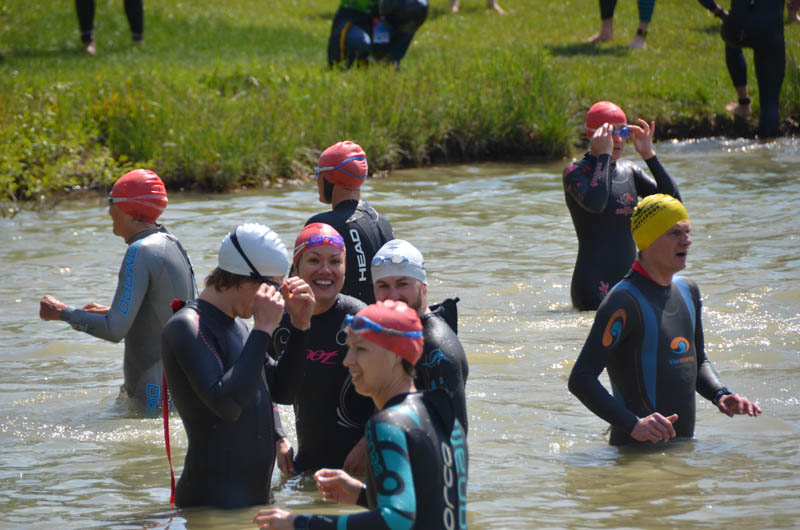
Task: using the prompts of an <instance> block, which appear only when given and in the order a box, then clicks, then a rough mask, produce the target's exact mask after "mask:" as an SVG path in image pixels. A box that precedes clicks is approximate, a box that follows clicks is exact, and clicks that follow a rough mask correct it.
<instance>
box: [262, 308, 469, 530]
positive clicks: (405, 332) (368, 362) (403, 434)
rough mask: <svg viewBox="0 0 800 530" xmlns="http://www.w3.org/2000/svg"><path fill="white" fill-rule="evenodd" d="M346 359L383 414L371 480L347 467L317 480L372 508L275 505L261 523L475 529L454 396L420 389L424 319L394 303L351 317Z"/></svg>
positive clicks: (337, 497)
mask: <svg viewBox="0 0 800 530" xmlns="http://www.w3.org/2000/svg"><path fill="white" fill-rule="evenodd" d="M348 324H349V325H348V327H347V345H348V347H349V349H348V352H347V357H345V360H344V364H345V366H346V367H347V369H348V370H349V371H350V374H351V375H352V378H353V384H354V385H355V387H356V390H358V392H359V393H360V394H363V395H366V396H369V397H371V398H372V401H373V402H374V403H375V407H376V408H377V409H378V412H377V413H375V415H374V416H372V418H370V420H369V421H368V422H367V426H366V440H367V452H368V454H369V455H370V458H369V460H368V462H367V479H366V483H362V482H361V481H360V480H357V479H355V478H353V477H352V476H350V475H348V474H347V473H345V472H344V471H342V470H340V469H321V470H319V471H318V472H317V473H316V474H315V475H314V478H315V479H316V481H317V488H318V489H319V491H320V494H321V495H322V498H323V499H324V500H332V501H336V502H339V503H341V504H358V505H360V506H363V507H366V508H368V509H369V511H365V512H359V513H354V514H347V515H338V516H337V515H297V514H293V513H292V512H289V511H286V510H283V509H280V508H272V509H269V510H261V511H260V512H258V514H257V515H256V517H255V519H254V522H255V523H256V524H258V525H259V527H261V528H276V529H282V528H285V529H289V528H330V529H335V528H350V529H365V530H366V529H374V528H424V529H425V530H439V529H445V528H466V527H467V520H466V514H467V474H468V460H469V457H468V450H467V442H466V436H465V433H464V429H463V428H462V426H461V424H460V423H459V421H458V419H456V414H455V409H454V407H453V402H452V400H451V398H450V395H449V394H448V393H447V392H446V391H445V390H443V389H437V390H430V391H427V392H425V393H418V392H416V388H415V386H414V365H415V364H416V363H417V361H418V360H419V358H420V356H421V355H422V347H423V344H422V343H423V337H422V335H423V332H422V323H421V322H420V320H419V317H418V316H417V313H416V311H414V310H413V309H411V308H410V307H408V306H407V305H406V304H405V303H404V302H400V301H392V300H387V301H384V302H378V303H376V304H374V305H370V306H367V307H365V308H364V309H362V310H361V311H359V312H358V314H356V315H355V316H354V317H350V318H348Z"/></svg>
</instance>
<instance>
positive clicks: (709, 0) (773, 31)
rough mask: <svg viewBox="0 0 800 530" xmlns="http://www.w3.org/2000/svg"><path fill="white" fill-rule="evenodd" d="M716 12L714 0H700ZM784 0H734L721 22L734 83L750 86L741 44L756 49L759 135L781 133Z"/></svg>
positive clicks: (784, 64)
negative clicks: (779, 110)
mask: <svg viewBox="0 0 800 530" xmlns="http://www.w3.org/2000/svg"><path fill="white" fill-rule="evenodd" d="M698 1H699V2H700V3H701V4H702V5H703V6H704V7H705V8H707V9H708V10H710V11H712V12H714V11H715V10H716V9H717V3H716V2H715V1H714V0H698ZM783 4H785V0H732V1H731V10H730V13H729V14H728V16H727V18H725V21H724V22H723V23H722V38H723V40H724V41H725V63H726V65H727V66H728V73H729V74H730V76H731V81H732V82H733V86H734V87H741V86H747V63H746V62H745V59H744V53H742V48H752V49H753V62H754V63H755V67H756V79H757V80H758V101H759V104H760V106H761V113H760V115H759V121H758V135H759V136H760V137H761V138H775V137H776V136H778V126H779V125H780V118H779V114H778V101H779V98H780V94H781V85H783V79H784V76H785V73H786V41H785V40H784V37H783Z"/></svg>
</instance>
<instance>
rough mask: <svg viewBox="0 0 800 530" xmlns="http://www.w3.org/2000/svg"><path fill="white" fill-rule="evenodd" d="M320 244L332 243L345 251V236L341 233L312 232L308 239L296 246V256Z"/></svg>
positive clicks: (331, 244)
mask: <svg viewBox="0 0 800 530" xmlns="http://www.w3.org/2000/svg"><path fill="white" fill-rule="evenodd" d="M320 245H330V246H332V247H336V248H338V249H339V250H341V251H344V238H343V237H342V236H341V235H340V234H334V235H322V234H311V236H309V238H308V239H307V240H305V241H303V242H302V243H300V244H299V245H297V246H296V247H294V256H295V257H297V255H298V254H299V253H300V252H302V251H303V250H304V249H307V248H313V247H318V246H320Z"/></svg>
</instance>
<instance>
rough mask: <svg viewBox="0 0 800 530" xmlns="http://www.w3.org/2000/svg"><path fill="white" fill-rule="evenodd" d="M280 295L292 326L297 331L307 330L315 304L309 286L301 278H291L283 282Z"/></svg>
mask: <svg viewBox="0 0 800 530" xmlns="http://www.w3.org/2000/svg"><path fill="white" fill-rule="evenodd" d="M281 294H283V299H284V300H285V301H286V312H287V313H289V317H291V319H292V326H294V327H295V328H297V329H299V330H307V329H309V328H310V327H311V317H312V316H313V314H314V303H315V299H314V291H312V290H311V286H310V285H308V284H307V283H306V282H305V280H303V279H302V278H299V277H297V276H292V277H291V278H288V279H287V280H285V281H284V282H283V285H282V286H281Z"/></svg>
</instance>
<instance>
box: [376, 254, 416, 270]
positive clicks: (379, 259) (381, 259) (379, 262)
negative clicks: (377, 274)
mask: <svg viewBox="0 0 800 530" xmlns="http://www.w3.org/2000/svg"><path fill="white" fill-rule="evenodd" d="M387 262H388V263H391V264H393V265H402V264H403V263H408V258H407V257H405V256H401V255H399V254H395V255H394V256H375V257H374V258H372V266H373V267H375V268H376V269H379V268H381V267H382V266H383V264H384V263H387Z"/></svg>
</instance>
